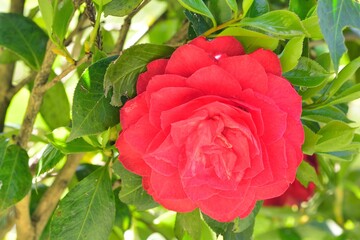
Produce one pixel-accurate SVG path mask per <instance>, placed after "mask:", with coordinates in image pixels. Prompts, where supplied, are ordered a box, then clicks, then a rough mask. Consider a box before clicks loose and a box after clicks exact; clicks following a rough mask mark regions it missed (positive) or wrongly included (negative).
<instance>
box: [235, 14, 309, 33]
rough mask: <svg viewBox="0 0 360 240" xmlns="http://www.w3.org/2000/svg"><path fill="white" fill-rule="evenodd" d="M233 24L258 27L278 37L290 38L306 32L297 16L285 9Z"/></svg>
mask: <svg viewBox="0 0 360 240" xmlns="http://www.w3.org/2000/svg"><path fill="white" fill-rule="evenodd" d="M235 25H238V26H246V27H251V28H255V29H259V30H261V31H264V32H266V33H268V34H271V35H274V36H277V37H280V38H292V37H298V36H303V35H305V34H306V33H305V29H304V27H303V26H302V24H301V21H300V19H299V17H298V16H297V15H296V14H295V13H292V12H289V11H285V10H276V11H271V12H268V13H265V14H264V15H261V16H258V17H255V18H244V19H243V20H242V21H241V22H239V23H236V24H235Z"/></svg>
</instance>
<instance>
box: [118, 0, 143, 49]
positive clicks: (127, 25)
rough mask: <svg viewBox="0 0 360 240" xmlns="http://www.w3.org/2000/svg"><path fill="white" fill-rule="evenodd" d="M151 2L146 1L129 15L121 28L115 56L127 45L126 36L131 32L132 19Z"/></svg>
mask: <svg viewBox="0 0 360 240" xmlns="http://www.w3.org/2000/svg"><path fill="white" fill-rule="evenodd" d="M149 2H150V0H144V1H143V2H142V3H141V4H140V5H139V6H138V7H137V8H135V9H134V10H133V11H132V12H131V13H130V14H129V15H127V17H126V18H125V20H124V23H123V25H122V26H121V28H120V32H119V37H118V39H117V41H116V44H115V47H114V50H113V52H112V53H113V54H119V53H120V52H121V51H122V50H123V48H124V44H125V40H126V36H127V33H128V32H129V29H130V25H131V20H132V18H133V17H134V16H135V15H136V14H137V13H138V12H139V11H140V10H141V9H142V8H143V7H145V6H146V4H148V3H149Z"/></svg>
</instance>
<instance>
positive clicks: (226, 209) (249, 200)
mask: <svg viewBox="0 0 360 240" xmlns="http://www.w3.org/2000/svg"><path fill="white" fill-rule="evenodd" d="M255 203H256V200H255V196H254V194H253V193H252V192H247V193H244V196H243V197H242V198H241V199H239V198H226V197H224V196H222V195H221V194H219V195H215V196H212V197H210V198H208V199H206V200H202V201H199V207H200V209H201V211H202V212H203V213H205V214H206V215H208V216H210V217H211V218H213V219H216V220H217V221H220V222H229V221H232V220H234V219H235V218H236V217H245V216H247V215H248V214H249V213H250V212H251V211H252V209H253V208H254V206H255Z"/></svg>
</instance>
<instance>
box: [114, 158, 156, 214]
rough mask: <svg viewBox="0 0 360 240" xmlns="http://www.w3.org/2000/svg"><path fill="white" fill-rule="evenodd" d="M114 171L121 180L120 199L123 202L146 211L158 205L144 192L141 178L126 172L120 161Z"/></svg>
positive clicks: (115, 165)
mask: <svg viewBox="0 0 360 240" xmlns="http://www.w3.org/2000/svg"><path fill="white" fill-rule="evenodd" d="M114 171H115V172H116V173H117V174H118V175H119V176H120V178H121V190H120V193H119V198H120V200H121V201H122V202H124V203H126V204H131V205H134V206H135V207H136V208H137V209H138V210H146V209H150V208H153V207H156V206H157V205H158V204H157V203H156V202H154V200H153V199H152V197H151V196H150V195H149V194H147V192H146V191H145V190H144V188H143V185H142V178H141V177H140V176H138V175H136V174H133V173H131V172H129V171H128V170H126V169H125V168H124V166H123V165H122V164H120V162H118V161H117V162H116V164H114Z"/></svg>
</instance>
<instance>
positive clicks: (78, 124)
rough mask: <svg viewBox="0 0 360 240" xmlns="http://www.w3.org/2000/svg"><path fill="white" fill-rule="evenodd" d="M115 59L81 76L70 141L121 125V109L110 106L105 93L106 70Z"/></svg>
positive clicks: (106, 59)
mask: <svg viewBox="0 0 360 240" xmlns="http://www.w3.org/2000/svg"><path fill="white" fill-rule="evenodd" d="M114 59H115V58H114V57H109V58H105V59H103V60H101V61H98V62H96V63H94V64H93V65H91V66H90V67H88V68H87V69H86V70H85V71H84V73H83V74H82V75H81V78H80V81H79V83H78V84H77V86H76V89H75V93H74V103H73V107H72V116H73V127H72V129H71V133H70V136H69V139H68V141H71V140H73V139H75V138H78V137H81V136H84V135H90V134H96V133H100V132H102V131H105V130H107V129H108V128H109V127H112V126H114V125H116V124H117V123H119V109H118V108H117V107H113V106H111V105H110V98H106V97H105V95H104V91H103V84H104V82H103V79H104V75H105V72H106V68H107V67H108V65H109V64H110V62H111V61H112V60H114Z"/></svg>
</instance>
